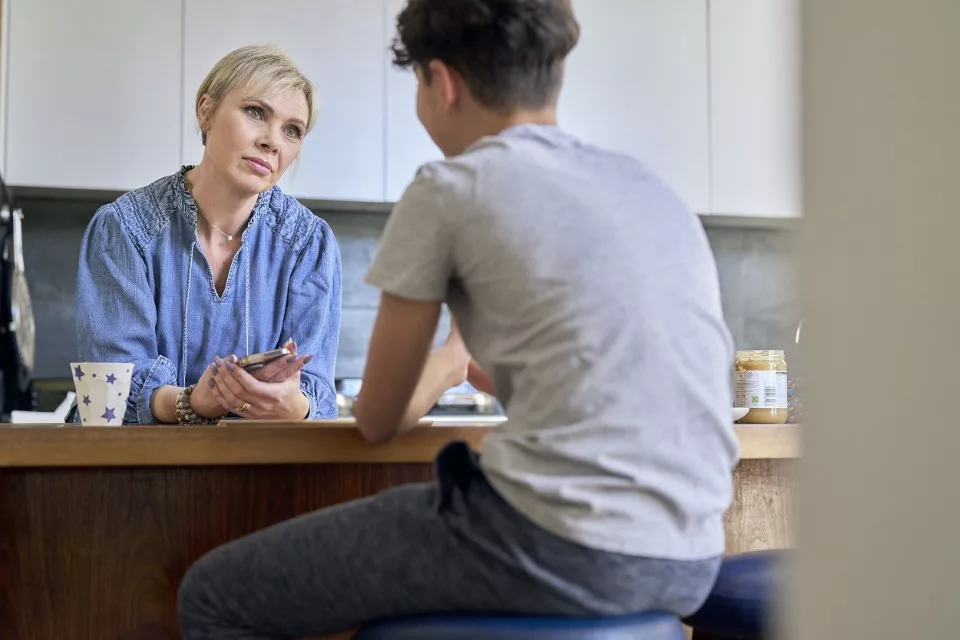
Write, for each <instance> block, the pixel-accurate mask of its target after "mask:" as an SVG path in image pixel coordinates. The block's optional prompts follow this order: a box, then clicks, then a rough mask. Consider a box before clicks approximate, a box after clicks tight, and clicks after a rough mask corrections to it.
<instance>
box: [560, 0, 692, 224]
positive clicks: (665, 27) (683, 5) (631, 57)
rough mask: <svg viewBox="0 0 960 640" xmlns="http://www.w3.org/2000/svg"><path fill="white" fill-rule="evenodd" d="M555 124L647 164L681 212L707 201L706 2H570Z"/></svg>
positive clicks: (663, 0) (659, 0)
mask: <svg viewBox="0 0 960 640" xmlns="http://www.w3.org/2000/svg"><path fill="white" fill-rule="evenodd" d="M573 9H574V12H575V14H576V17H577V20H578V22H579V23H580V29H581V33H580V42H579V44H578V45H577V46H576V48H575V49H574V50H573V52H572V53H571V54H570V56H569V58H568V60H567V67H566V80H565V83H564V88H563V90H562V92H561V94H560V102H559V106H558V118H559V122H560V126H561V127H562V128H564V129H566V130H567V131H569V132H571V133H573V134H575V135H577V136H578V137H580V138H581V139H583V140H584V141H586V142H590V143H594V144H597V145H600V146H602V147H606V148H609V149H613V150H616V151H621V152H624V153H627V154H629V155H631V156H633V157H635V158H637V159H639V160H641V161H642V162H644V163H645V164H647V166H649V167H650V168H651V169H652V170H653V171H654V172H655V173H656V174H657V175H659V176H660V177H661V178H662V179H663V180H664V181H665V182H667V183H668V184H669V185H670V186H671V187H673V188H674V189H675V190H676V191H677V192H678V193H679V194H680V196H681V197H682V198H683V199H684V201H685V202H686V203H687V205H688V206H689V207H690V208H691V209H693V210H694V211H697V212H701V213H702V212H705V211H707V210H708V208H709V201H710V182H709V181H710V175H709V132H708V100H707V86H708V82H707V38H706V23H707V10H706V0H574V2H573Z"/></svg>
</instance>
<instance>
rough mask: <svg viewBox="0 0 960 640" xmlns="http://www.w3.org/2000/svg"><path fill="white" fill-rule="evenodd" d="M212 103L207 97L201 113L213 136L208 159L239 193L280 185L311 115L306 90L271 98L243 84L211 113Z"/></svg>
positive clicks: (207, 148) (207, 149)
mask: <svg viewBox="0 0 960 640" xmlns="http://www.w3.org/2000/svg"><path fill="white" fill-rule="evenodd" d="M211 107H212V101H211V99H210V98H209V97H208V96H203V98H201V100H200V105H199V107H198V110H197V111H198V116H199V119H200V122H201V126H202V127H203V129H204V130H205V131H206V135H207V143H206V145H205V148H204V160H206V161H207V162H209V163H211V164H212V165H213V166H214V167H215V168H216V169H217V170H218V173H220V174H221V175H222V176H224V177H225V178H226V179H227V180H228V181H230V182H231V183H232V184H233V186H234V187H235V188H236V189H237V190H238V191H243V192H248V193H251V194H253V193H261V192H263V191H266V190H268V189H270V188H271V187H272V186H273V185H275V184H277V182H279V181H280V178H282V177H283V173H284V171H286V170H287V167H289V166H290V163H291V162H293V161H294V160H295V159H296V157H297V156H298V155H299V154H300V145H301V144H302V142H303V136H304V135H305V132H306V122H307V113H308V108H307V99H306V97H305V96H304V94H303V91H300V90H299V89H285V90H282V91H278V92H274V93H272V94H271V95H269V96H267V95H263V94H257V93H254V92H252V91H251V90H250V89H249V87H247V86H246V85H241V86H238V87H235V88H234V89H233V90H232V91H230V92H229V93H228V94H227V95H226V96H225V97H224V99H223V102H221V103H220V106H219V107H217V109H216V111H214V112H213V114H212V115H208V112H209V110H210V109H211Z"/></svg>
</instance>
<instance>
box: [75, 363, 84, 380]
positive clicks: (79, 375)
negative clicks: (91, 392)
mask: <svg viewBox="0 0 960 640" xmlns="http://www.w3.org/2000/svg"><path fill="white" fill-rule="evenodd" d="M73 375H75V376H77V380H79V379H81V378H83V376H85V375H86V374H85V373H84V372H83V369H81V368H80V365H77V366H75V367H74V368H73Z"/></svg>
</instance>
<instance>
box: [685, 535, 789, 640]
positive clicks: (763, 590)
mask: <svg viewBox="0 0 960 640" xmlns="http://www.w3.org/2000/svg"><path fill="white" fill-rule="evenodd" d="M788 553H789V551H787V550H782V549H780V550H774V551H755V552H751V553H742V554H738V555H733V556H729V557H727V558H724V559H723V563H722V564H721V566H720V574H719V575H718V576H717V581H716V583H715V584H714V585H713V589H712V590H711V591H710V595H709V596H708V597H707V601H706V602H704V604H703V606H702V607H700V610H699V611H697V612H696V613H694V614H693V615H691V616H690V617H689V618H687V619H685V620H684V622H685V623H686V624H687V625H689V626H690V627H692V628H693V629H694V630H697V631H706V632H708V633H712V634H715V635H719V636H726V637H730V638H750V639H754V638H762V637H763V634H764V632H765V631H766V625H767V624H768V620H769V616H770V613H771V610H772V608H773V607H775V606H776V605H777V602H778V601H779V597H780V593H781V592H782V585H783V582H784V579H785V577H784V574H785V567H784V564H785V563H786V559H787V554H788Z"/></svg>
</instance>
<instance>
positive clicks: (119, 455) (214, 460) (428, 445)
mask: <svg viewBox="0 0 960 640" xmlns="http://www.w3.org/2000/svg"><path fill="white" fill-rule="evenodd" d="M495 428H496V427H491V426H489V425H488V426H478V425H459V426H426V427H419V428H417V429H414V430H413V431H411V432H410V433H408V434H406V435H404V436H402V437H400V438H397V439H396V440H394V441H393V442H390V443H387V444H384V445H376V446H374V445H370V444H367V443H366V442H365V441H364V440H363V438H362V437H361V436H360V433H359V432H358V431H357V430H356V429H355V428H354V427H352V426H349V425H344V424H343V423H326V424H323V423H321V424H316V423H295V424H289V423H274V424H269V425H264V424H260V425H249V426H241V425H231V426H212V427H178V426H148V427H120V428H118V427H77V426H73V425H70V426H56V425H48V426H11V425H0V467H149V466H202V465H211V466H220V465H255V464H264V465H266V464H336V463H394V464H396V463H430V462H433V460H434V457H435V456H436V454H437V452H438V451H440V449H442V448H443V446H444V445H445V444H447V443H448V442H451V441H453V440H464V441H466V442H468V443H469V444H470V445H471V446H472V447H474V448H475V449H478V450H479V449H481V448H482V445H483V438H484V436H486V434H487V433H488V431H489V430H490V429H495ZM735 429H736V433H737V436H738V438H739V441H740V452H741V456H740V457H741V459H744V460H757V459H778V458H796V457H799V456H800V442H799V441H800V427H799V426H796V425H789V426H786V425H749V426H747V425H737V426H736V427H735Z"/></svg>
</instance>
